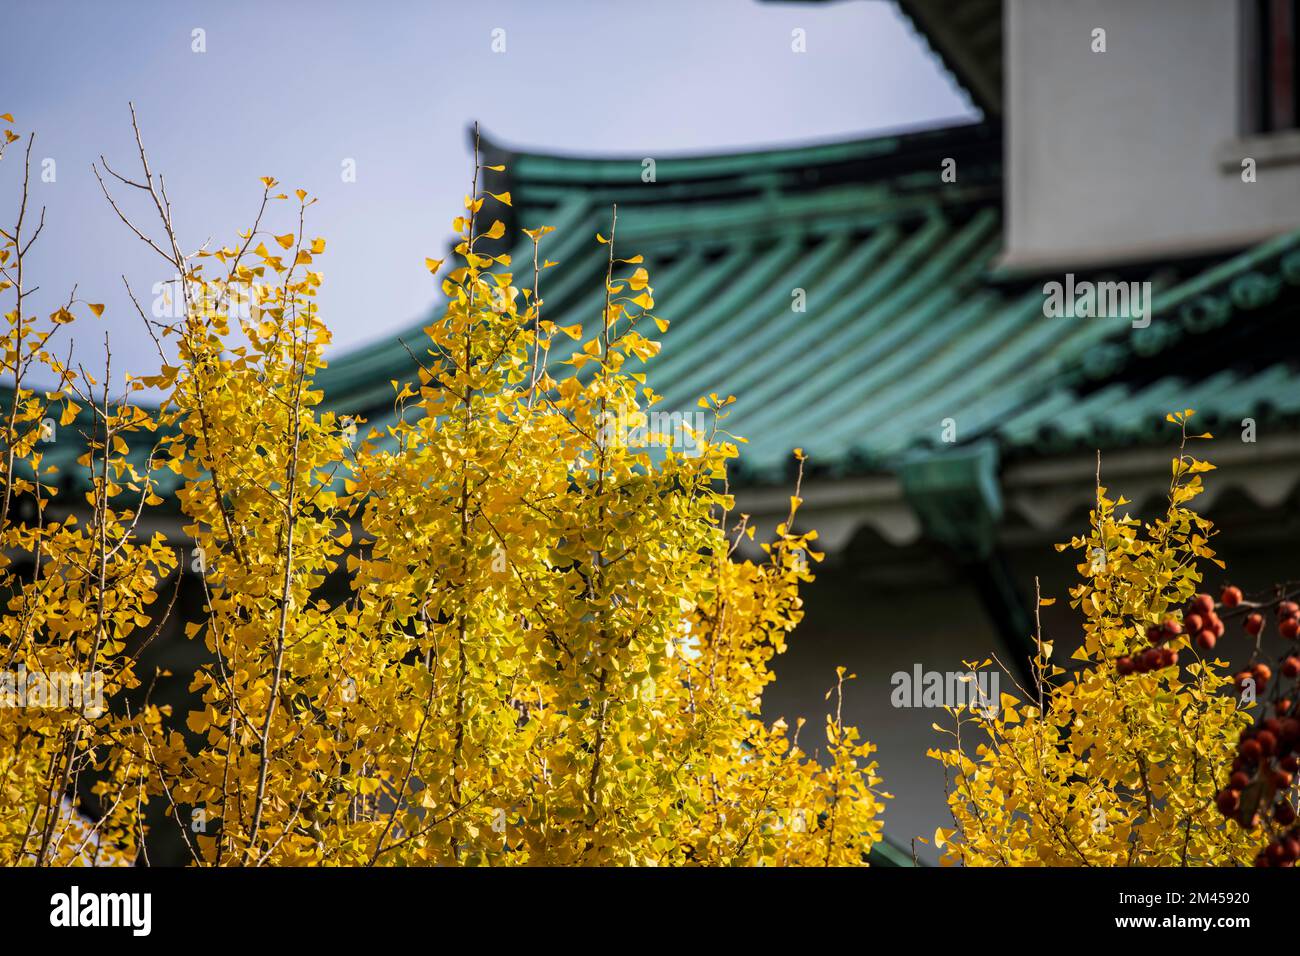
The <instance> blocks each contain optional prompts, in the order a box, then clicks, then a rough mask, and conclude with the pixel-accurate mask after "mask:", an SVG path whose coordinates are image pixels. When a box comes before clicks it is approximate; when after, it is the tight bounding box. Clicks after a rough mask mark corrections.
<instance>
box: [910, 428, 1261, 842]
mask: <svg viewBox="0 0 1300 956" xmlns="http://www.w3.org/2000/svg"><path fill="white" fill-rule="evenodd" d="M1192 415H1193V412H1192V411H1191V410H1187V411H1184V412H1180V413H1175V414H1172V415H1170V417H1169V420H1170V421H1171V422H1172V423H1173V424H1174V425H1176V426H1178V427H1179V428H1180V429H1181V433H1182V439H1183V445H1182V447H1181V448H1180V450H1179V454H1178V456H1177V457H1176V458H1174V460H1173V469H1172V470H1173V475H1172V479H1171V482H1170V488H1169V499H1168V506H1167V508H1166V510H1165V512H1164V513H1163V514H1162V515H1160V516H1158V517H1156V518H1154V519H1153V520H1151V521H1147V522H1143V521H1140V520H1139V519H1137V518H1134V517H1131V516H1130V515H1129V514H1128V513H1127V512H1126V511H1123V510H1122V509H1123V507H1124V505H1126V504H1127V503H1128V502H1126V501H1125V500H1124V498H1123V497H1120V498H1118V499H1115V500H1112V499H1111V498H1110V497H1108V495H1107V490H1106V488H1104V487H1102V486H1101V484H1100V477H1099V479H1098V487H1097V499H1096V505H1095V507H1094V508H1093V511H1092V518H1091V527H1090V529H1089V531H1088V533H1087V534H1086V535H1082V536H1079V537H1076V538H1074V539H1073V541H1071V542H1070V543H1069V544H1068V545H1061V546H1059V548H1060V549H1065V548H1067V547H1072V548H1074V549H1076V550H1078V551H1081V552H1082V561H1081V563H1080V564H1079V566H1078V570H1079V573H1080V575H1081V577H1082V581H1081V582H1080V583H1079V584H1078V585H1077V586H1075V587H1074V588H1072V589H1071V591H1070V601H1071V606H1072V607H1074V608H1077V609H1078V610H1079V611H1080V613H1081V614H1082V631H1083V633H1082V642H1081V643H1080V645H1079V647H1078V649H1077V650H1076V651H1075V652H1074V653H1073V654H1072V655H1071V656H1070V657H1069V659H1068V661H1066V662H1062V663H1057V658H1056V657H1054V655H1053V650H1054V648H1053V647H1052V643H1051V642H1049V641H1048V640H1046V639H1045V638H1044V637H1043V635H1042V633H1041V628H1040V630H1039V633H1038V635H1037V648H1038V650H1037V655H1036V657H1035V658H1034V659H1033V671H1034V675H1035V677H1036V678H1037V680H1036V682H1035V685H1034V686H1033V687H1032V688H1022V689H1021V696H1020V697H1019V698H1017V697H1015V696H1014V695H1010V694H1003V695H1002V700H1001V702H1000V704H1001V705H1000V706H999V707H997V708H983V709H982V710H977V709H972V708H962V709H960V710H958V709H952V710H951V714H950V716H951V717H952V723H951V725H950V726H949V727H948V728H941V729H942V730H943V732H944V733H945V734H949V735H952V737H953V741H952V743H951V745H950V746H949V747H948V748H947V749H942V748H938V749H934V750H932V751H930V756H932V757H934V758H936V759H938V760H939V761H941V762H942V764H943V766H944V769H945V774H946V779H947V786H948V805H949V808H950V809H951V811H952V814H953V817H954V820H955V822H956V827H955V829H951V830H949V829H941V830H940V831H939V832H938V833H937V834H936V841H937V842H939V843H940V844H941V845H942V846H943V848H944V850H945V856H944V860H945V862H949V863H960V864H965V865H969V866H1025V865H1045V866H1195V865H1199V866H1222V865H1234V864H1248V863H1250V862H1251V860H1252V859H1253V857H1254V855H1255V853H1256V851H1257V850H1258V849H1259V845H1260V835H1259V833H1258V832H1253V833H1252V832H1251V831H1250V830H1249V829H1246V828H1242V827H1238V826H1236V825H1229V824H1228V823H1227V822H1226V821H1225V819H1224V815H1223V814H1222V813H1221V812H1220V810H1219V808H1218V806H1217V804H1216V801H1217V794H1218V792H1219V789H1220V787H1222V786H1223V782H1224V780H1226V779H1227V777H1228V774H1229V772H1230V771H1231V768H1232V764H1233V761H1234V759H1235V756H1236V746H1237V741H1238V737H1239V736H1240V734H1241V731H1242V730H1243V729H1244V728H1245V727H1246V726H1247V725H1248V724H1249V723H1250V715H1249V712H1248V710H1246V709H1244V708H1242V707H1240V706H1239V700H1238V698H1237V696H1236V695H1235V694H1234V693H1233V692H1232V691H1233V689H1232V686H1231V685H1232V678H1231V677H1230V676H1229V675H1227V674H1225V673H1224V669H1225V667H1226V664H1225V663H1224V662H1223V661H1222V660H1218V659H1216V656H1215V654H1214V653H1213V647H1214V643H1215V640H1214V639H1212V638H1208V637H1206V638H1202V639H1201V640H1200V641H1198V640H1197V638H1198V636H1199V632H1194V633H1185V632H1184V628H1183V624H1184V622H1185V621H1188V620H1191V615H1192V613H1194V612H1193V610H1192V609H1191V608H1187V605H1188V604H1189V602H1190V601H1191V600H1192V599H1193V596H1194V595H1196V593H1197V590H1198V586H1199V585H1200V582H1201V581H1202V570H1201V564H1202V563H1203V562H1212V563H1213V564H1214V565H1216V566H1218V567H1220V568H1222V566H1223V565H1222V563H1221V562H1220V561H1219V560H1218V559H1217V558H1216V557H1215V554H1214V551H1213V549H1212V548H1211V547H1210V545H1209V541H1210V538H1211V536H1212V535H1213V533H1214V531H1213V529H1212V526H1211V523H1210V521H1209V520H1208V519H1206V518H1205V517H1203V516H1201V515H1199V514H1197V513H1196V512H1195V511H1194V510H1192V508H1191V507H1190V504H1191V502H1192V501H1193V500H1194V499H1195V498H1196V497H1197V495H1199V494H1200V493H1201V491H1202V484H1201V475H1202V474H1203V473H1204V472H1206V471H1209V470H1210V469H1211V468H1212V467H1213V466H1211V465H1210V464H1208V463H1207V462H1204V461H1200V460H1198V459H1196V458H1195V457H1193V456H1192V455H1190V454H1188V453H1187V452H1186V443H1187V441H1188V440H1189V438H1191V437H1208V436H1190V435H1189V434H1188V427H1189V419H1190V418H1191V417H1192ZM1099 476H1100V472H1099ZM1203 600H1209V599H1208V598H1201V599H1198V603H1199V602H1200V601H1203ZM1049 602H1050V599H1042V603H1044V604H1045V603H1049ZM1213 603H1214V602H1213V601H1212V600H1209V604H1210V606H1211V607H1212V606H1213ZM1185 608H1186V609H1187V612H1188V613H1187V614H1184V609H1185ZM1210 633H1212V634H1213V633H1214V632H1213V631H1211V632H1210ZM1221 634H1222V628H1221V627H1220V628H1219V629H1218V635H1221ZM1218 635H1215V637H1216V638H1217V636H1218ZM1207 645H1208V646H1207ZM985 666H988V665H987V664H986V665H985Z"/></svg>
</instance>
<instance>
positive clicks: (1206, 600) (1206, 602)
mask: <svg viewBox="0 0 1300 956" xmlns="http://www.w3.org/2000/svg"><path fill="white" fill-rule="evenodd" d="M1192 607H1193V608H1195V609H1196V611H1198V612H1199V613H1201V614H1210V613H1211V612H1213V610H1214V598H1212V597H1210V596H1209V595H1208V594H1198V595H1196V597H1195V599H1194V600H1193V601H1192Z"/></svg>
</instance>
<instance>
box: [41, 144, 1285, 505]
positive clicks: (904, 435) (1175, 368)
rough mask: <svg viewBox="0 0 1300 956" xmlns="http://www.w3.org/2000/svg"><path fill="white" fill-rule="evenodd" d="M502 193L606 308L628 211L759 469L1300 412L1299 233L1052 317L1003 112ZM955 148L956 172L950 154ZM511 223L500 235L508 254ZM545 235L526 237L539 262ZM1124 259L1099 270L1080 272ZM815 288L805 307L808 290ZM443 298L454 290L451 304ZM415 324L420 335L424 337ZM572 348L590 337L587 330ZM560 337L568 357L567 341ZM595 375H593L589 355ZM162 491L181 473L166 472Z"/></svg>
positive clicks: (665, 384) (557, 309) (673, 329)
mask: <svg viewBox="0 0 1300 956" xmlns="http://www.w3.org/2000/svg"><path fill="white" fill-rule="evenodd" d="M486 153H487V155H486V156H485V161H486V162H488V163H493V164H495V163H498V162H504V163H505V164H507V167H508V170H507V172H506V173H504V174H492V176H493V177H494V178H495V180H496V181H489V182H488V183H487V188H489V189H491V190H492V191H494V192H499V191H501V190H504V189H509V190H510V191H511V193H512V194H513V199H514V206H513V208H512V209H511V210H510V214H511V216H512V221H511V222H509V223H507V225H508V227H509V231H508V233H507V235H514V236H517V235H519V233H518V229H519V228H520V227H528V228H531V227H535V226H538V225H543V224H545V225H552V226H555V227H556V229H557V232H555V233H554V234H552V235H550V236H548V237H547V239H546V240H545V242H546V243H547V245H544V247H543V249H544V253H545V255H546V256H547V258H550V259H553V260H556V261H558V262H559V263H560V265H559V266H558V267H556V268H554V269H549V270H547V271H546V272H545V273H544V274H543V285H542V296H543V298H544V300H545V314H546V315H547V317H548V318H550V319H553V320H555V321H556V322H558V323H560V324H565V325H568V324H571V323H575V322H577V323H581V324H583V325H584V327H585V328H586V330H587V332H588V334H589V335H590V334H591V333H592V332H593V331H594V325H595V323H596V322H598V321H599V315H600V305H601V301H602V295H601V277H602V275H603V271H604V256H605V251H604V247H602V246H600V245H598V244H597V243H596V241H595V234H596V232H597V231H607V229H608V219H609V207H610V205H611V204H612V203H615V202H617V203H618V207H619V221H618V247H619V251H620V253H621V254H624V255H632V254H633V253H641V254H643V255H644V256H645V260H646V265H647V267H648V268H649V270H650V273H651V280H652V283H653V285H654V288H655V299H656V311H657V312H658V313H659V314H660V315H662V316H663V317H665V318H667V319H669V320H670V321H671V326H670V328H669V330H668V332H667V333H665V334H664V335H663V336H662V341H663V351H662V353H661V355H660V356H659V357H657V358H656V359H653V360H652V361H651V362H650V364H649V365H648V367H647V368H646V371H647V374H648V380H649V384H651V385H652V386H654V388H655V389H656V390H657V391H658V392H660V393H661V394H662V395H663V396H664V400H663V402H662V403H661V404H660V405H658V406H657V408H658V409H659V410H661V411H665V412H674V411H680V412H687V411H691V410H693V409H694V408H695V400H696V399H697V398H698V397H699V396H700V395H703V394H707V393H708V392H718V393H720V394H734V395H736V396H737V400H738V401H737V404H736V405H735V406H734V413H733V415H732V417H731V419H730V420H729V422H728V427H729V428H730V430H732V431H733V432H735V433H736V434H739V435H743V436H745V437H747V438H748V439H749V444H747V445H744V446H742V448H741V459H740V461H739V463H738V467H737V470H736V474H735V478H736V481H737V482H738V483H740V484H744V483H750V484H755V483H769V482H779V481H782V480H783V479H784V478H785V477H786V476H787V473H788V468H789V466H790V463H791V451H792V449H793V448H795V447H802V448H804V449H805V451H807V453H808V454H809V455H810V456H812V467H813V469H814V474H819V473H820V474H826V475H832V476H836V475H850V474H856V473H863V472H888V471H894V470H897V469H898V468H900V467H901V466H902V464H903V463H904V462H907V461H909V460H912V459H914V458H915V457H916V455H917V454H918V452H923V451H925V450H927V449H929V450H939V449H943V448H945V447H946V446H944V445H943V444H942V443H941V442H940V437H941V429H942V428H943V426H944V423H945V420H946V419H952V423H953V425H955V428H956V438H957V442H958V444H960V445H963V446H965V445H971V444H973V443H980V444H981V445H988V444H992V446H993V447H994V449H995V451H996V452H997V456H998V460H1000V461H1007V460H1015V459H1018V458H1027V457H1035V456H1041V455H1045V454H1053V453H1056V452H1060V451H1065V450H1069V449H1074V448H1093V447H1103V448H1106V447H1113V446H1117V445H1128V444H1137V443H1143V442H1147V441H1158V440H1162V436H1161V435H1160V433H1161V431H1162V429H1163V428H1164V425H1163V422H1164V415H1165V412H1167V411H1168V410H1169V409H1170V408H1171V407H1174V406H1177V407H1180V408H1181V407H1195V408H1197V409H1198V411H1199V412H1200V413H1201V414H1202V416H1203V418H1202V419H1200V420H1203V421H1207V422H1209V423H1211V424H1212V423H1213V422H1214V420H1215V419H1216V418H1217V419H1220V420H1223V421H1239V420H1240V419H1241V418H1244V417H1254V418H1256V419H1257V420H1258V421H1259V422H1260V424H1261V426H1262V425H1263V424H1264V423H1265V422H1270V423H1274V424H1276V423H1281V424H1282V425H1284V426H1285V427H1288V428H1294V427H1295V426H1296V424H1297V423H1298V422H1300V389H1297V388H1295V387H1294V385H1293V384H1292V383H1293V382H1294V378H1295V368H1294V365H1295V360H1296V355H1295V352H1294V350H1293V349H1291V348H1290V347H1289V344H1288V343H1290V342H1291V341H1292V335H1293V331H1294V326H1293V319H1294V317H1295V316H1296V314H1297V309H1298V305H1297V303H1300V232H1297V233H1292V234H1288V235H1284V236H1279V237H1277V238H1276V239H1273V240H1270V241H1268V242H1265V243H1263V244H1261V245H1258V246H1256V247H1253V248H1250V249H1246V250H1244V251H1241V252H1238V253H1236V254H1234V255H1226V256H1221V257H1218V258H1216V259H1205V260H1199V261H1174V262H1161V263H1155V264H1152V265H1149V266H1148V267H1145V268H1128V269H1126V270H1124V271H1123V273H1121V274H1118V275H1117V276H1116V277H1117V278H1121V279H1124V280H1145V281H1150V282H1151V283H1152V287H1153V290H1154V291H1155V293H1156V295H1155V305H1154V315H1153V317H1152V321H1151V324H1150V326H1149V327H1148V328H1145V329H1134V328H1132V327H1131V325H1130V323H1129V321H1128V320H1127V319H1125V318H1117V319H1066V318H1046V317H1045V316H1044V314H1043V300H1044V296H1043V290H1042V285H1043V282H1044V280H1045V279H1051V278H1055V279H1058V280H1060V279H1062V276H1061V275H1057V276H1039V277H1036V278H1034V279H1033V280H1032V281H1031V280H1029V279H1026V278H1020V279H1017V280H1007V279H1005V278H1001V277H999V276H998V275H997V273H995V272H994V271H993V260H994V257H995V256H996V255H997V254H998V252H999V251H1000V249H1001V243H1002V213H1001V207H1002V166H1001V132H1000V130H999V129H998V127H997V126H996V125H994V124H983V123H982V124H972V125H967V126H961V127H954V128H948V129H941V130H929V131H923V132H915V133H908V134H904V135H897V136H884V137H876V138H871V139H864V140H858V141H853V142H843V143H832V144H825V145H819V146H810V147H805V148H798V149H780V150H768V151H762V152H753V153H738V154H731V155H719V156H703V157H689V158H658V159H657V161H656V163H655V181H654V182H644V181H642V172H643V169H644V168H645V167H644V165H643V157H628V158H626V159H608V158H600V159H590V158H582V157H564V156H555V155H540V154H534V153H516V152H512V151H510V150H507V149H504V148H502V147H500V146H495V145H488V147H487V149H486ZM946 158H952V159H955V160H956V161H957V171H958V175H957V181H956V182H950V183H945V182H943V181H942V180H941V177H940V170H941V164H942V162H943V160H944V159H946ZM508 248H509V246H508V244H507V243H506V242H505V241H504V240H503V243H502V248H501V249H500V250H498V251H505V250H506V249H508ZM528 248H529V247H525V246H524V245H522V244H521V245H519V246H518V247H517V248H515V249H513V250H512V251H513V252H514V254H515V260H516V262H520V263H522V262H524V261H526V260H528V259H529V258H530V256H529V255H526V253H527V252H528ZM1105 278H1108V276H1104V275H1096V274H1092V273H1086V274H1085V273H1080V274H1079V275H1078V276H1077V279H1079V280H1084V279H1094V280H1095V279H1105ZM796 289H802V290H804V293H805V295H806V311H803V312H797V311H794V310H793V309H792V302H793V301H794V300H793V299H792V293H793V292H794V290H796ZM442 308H443V305H442V304H441V303H435V304H434V305H433V307H432V310H431V311H432V314H436V313H438V312H440V311H441V309H442ZM429 320H430V316H425V317H422V319H421V321H419V322H418V323H415V324H413V326H412V327H411V328H410V329H408V330H406V331H404V332H402V333H398V334H387V335H384V336H381V337H380V339H378V340H377V341H376V342H375V343H373V344H372V345H370V346H368V347H365V348H362V349H359V350H356V351H353V352H350V353H344V354H341V355H336V356H334V357H333V359H332V361H331V364H330V367H329V368H328V369H326V370H325V371H324V372H323V373H322V376H321V379H320V384H321V385H322V386H323V387H324V388H325V391H326V395H327V401H328V403H329V404H330V405H331V406H332V407H334V408H336V409H338V410H340V411H343V412H345V413H352V414H360V415H363V416H365V417H366V418H367V419H368V420H369V421H370V422H371V423H372V424H375V425H379V426H382V425H383V424H384V422H385V421H386V420H391V415H392V398H393V390H392V387H391V386H390V384H389V382H390V380H391V379H394V378H397V379H414V378H415V377H416V375H415V371H416V369H415V365H414V363H413V361H412V359H411V357H410V355H409V354H408V352H407V350H406V347H407V346H409V347H410V348H411V350H412V351H414V352H415V353H416V354H417V355H418V354H420V353H421V352H422V350H423V345H422V343H423V342H424V341H425V337H424V334H423V332H422V331H420V330H421V328H422V327H423V326H425V325H427V324H428V322H429ZM399 339H400V340H404V342H405V346H404V345H403V344H402V342H401V341H399ZM565 344H566V346H568V347H569V348H572V347H574V346H573V345H571V344H569V343H568V342H567V340H565ZM566 357H567V355H566V354H565V353H564V351H563V350H561V349H557V350H556V351H555V352H554V353H553V356H552V368H553V369H556V370H557V372H556V374H560V373H561V372H563V373H568V372H570V371H571V370H570V369H569V367H567V366H560V365H558V364H557V363H558V361H559V360H561V359H564V358H566ZM580 374H587V373H586V372H584V373H580ZM79 426H88V422H86V423H78V424H77V425H74V426H69V428H67V429H60V441H59V442H58V443H56V444H55V445H52V446H47V448H46V455H47V460H48V461H49V462H50V463H51V464H55V465H57V466H59V467H60V468H62V469H65V470H66V471H67V474H68V475H69V476H70V477H69V481H70V483H71V484H72V485H75V486H84V478H85V476H84V474H82V471H83V469H79V468H77V466H76V465H75V464H74V461H75V458H76V456H77V455H78V454H80V452H81V450H82V448H81V443H80V442H78V441H67V440H65V437H64V436H66V434H67V433H68V432H69V431H74V430H75V429H76V428H77V427H79ZM160 478H161V479H162V481H163V490H164V491H166V490H168V488H169V487H170V482H171V481H172V480H173V476H171V475H170V473H163V474H162V475H161V476H160Z"/></svg>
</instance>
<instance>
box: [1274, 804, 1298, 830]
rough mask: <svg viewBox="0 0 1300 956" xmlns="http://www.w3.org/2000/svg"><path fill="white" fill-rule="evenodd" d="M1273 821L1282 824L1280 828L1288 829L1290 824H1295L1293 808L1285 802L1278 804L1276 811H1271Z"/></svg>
mask: <svg viewBox="0 0 1300 956" xmlns="http://www.w3.org/2000/svg"><path fill="white" fill-rule="evenodd" d="M1273 819H1274V820H1276V821H1277V822H1278V823H1280V824H1282V826H1284V827H1289V826H1290V825H1291V824H1293V823H1295V807H1293V806H1291V804H1289V803H1287V802H1286V801H1283V802H1282V803H1279V804H1278V805H1277V809H1276V810H1274V811H1273Z"/></svg>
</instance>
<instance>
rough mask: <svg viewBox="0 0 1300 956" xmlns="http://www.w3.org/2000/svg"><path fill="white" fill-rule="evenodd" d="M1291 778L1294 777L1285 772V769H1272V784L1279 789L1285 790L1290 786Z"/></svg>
mask: <svg viewBox="0 0 1300 956" xmlns="http://www.w3.org/2000/svg"><path fill="white" fill-rule="evenodd" d="M1292 779H1294V778H1293V777H1292V775H1291V774H1289V773H1287V772H1286V771H1285V770H1274V771H1273V786H1275V787H1276V788H1277V789H1279V790H1285V789H1286V788H1287V787H1289V786H1291V781H1292Z"/></svg>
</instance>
